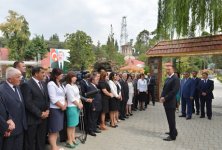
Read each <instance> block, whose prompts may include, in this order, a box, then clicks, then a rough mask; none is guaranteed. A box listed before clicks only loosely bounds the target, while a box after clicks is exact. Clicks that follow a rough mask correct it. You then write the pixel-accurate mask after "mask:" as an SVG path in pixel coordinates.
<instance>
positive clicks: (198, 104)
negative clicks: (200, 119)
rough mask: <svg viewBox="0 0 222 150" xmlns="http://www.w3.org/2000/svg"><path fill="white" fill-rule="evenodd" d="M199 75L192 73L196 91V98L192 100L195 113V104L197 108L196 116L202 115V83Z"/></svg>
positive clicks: (195, 72)
mask: <svg viewBox="0 0 222 150" xmlns="http://www.w3.org/2000/svg"><path fill="white" fill-rule="evenodd" d="M197 74H198V72H197V71H193V72H192V76H193V78H192V80H193V81H194V85H195V91H194V97H193V100H192V106H193V113H195V108H194V103H195V106H196V115H199V113H200V96H199V94H200V92H199V89H198V87H199V83H200V81H201V79H200V78H198V77H197Z"/></svg>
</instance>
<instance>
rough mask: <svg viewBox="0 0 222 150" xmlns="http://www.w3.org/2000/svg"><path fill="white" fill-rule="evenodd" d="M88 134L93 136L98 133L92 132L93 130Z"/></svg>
mask: <svg viewBox="0 0 222 150" xmlns="http://www.w3.org/2000/svg"><path fill="white" fill-rule="evenodd" d="M88 134H89V135H91V136H96V134H95V133H94V132H92V131H91V132H89V133H88Z"/></svg>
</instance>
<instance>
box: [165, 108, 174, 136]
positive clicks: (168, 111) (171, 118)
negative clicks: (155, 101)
mask: <svg viewBox="0 0 222 150" xmlns="http://www.w3.org/2000/svg"><path fill="white" fill-rule="evenodd" d="M165 112H166V117H167V121H168V125H169V131H170V137H171V138H172V139H176V136H177V129H176V120H175V109H174V108H165Z"/></svg>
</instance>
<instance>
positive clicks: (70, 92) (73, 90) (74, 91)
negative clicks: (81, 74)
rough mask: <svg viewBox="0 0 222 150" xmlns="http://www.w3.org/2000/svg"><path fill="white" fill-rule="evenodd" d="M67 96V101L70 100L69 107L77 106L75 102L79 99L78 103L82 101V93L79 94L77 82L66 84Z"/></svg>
mask: <svg viewBox="0 0 222 150" xmlns="http://www.w3.org/2000/svg"><path fill="white" fill-rule="evenodd" d="M66 96H67V101H68V107H72V106H74V107H77V106H76V105H75V104H74V103H73V102H74V101H77V102H78V103H79V102H80V94H79V88H78V86H77V85H76V84H74V85H70V84H67V85H66Z"/></svg>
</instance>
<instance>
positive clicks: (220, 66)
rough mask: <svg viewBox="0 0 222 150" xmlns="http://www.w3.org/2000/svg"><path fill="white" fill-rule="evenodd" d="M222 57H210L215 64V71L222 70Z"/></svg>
mask: <svg viewBox="0 0 222 150" xmlns="http://www.w3.org/2000/svg"><path fill="white" fill-rule="evenodd" d="M221 60H222V55H214V56H212V61H213V63H215V67H216V68H217V69H222V61H221Z"/></svg>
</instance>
